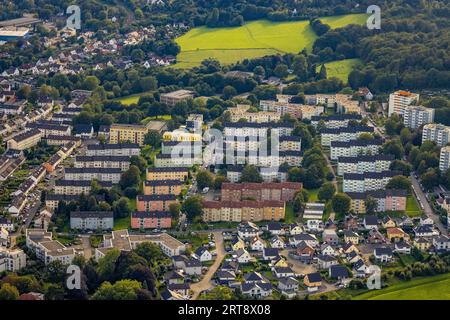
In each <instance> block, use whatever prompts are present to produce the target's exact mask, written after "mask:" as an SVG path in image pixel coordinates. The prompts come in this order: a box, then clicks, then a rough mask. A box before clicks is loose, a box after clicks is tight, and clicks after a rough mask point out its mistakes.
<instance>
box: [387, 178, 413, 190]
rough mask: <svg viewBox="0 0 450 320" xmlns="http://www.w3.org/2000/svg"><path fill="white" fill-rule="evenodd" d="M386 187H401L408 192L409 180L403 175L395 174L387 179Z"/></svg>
mask: <svg viewBox="0 0 450 320" xmlns="http://www.w3.org/2000/svg"><path fill="white" fill-rule="evenodd" d="M386 189H402V190H406V191H407V192H408V193H409V192H410V191H411V181H410V180H409V179H408V178H407V177H405V176H395V177H392V178H391V180H389V182H388V184H387V185H386Z"/></svg>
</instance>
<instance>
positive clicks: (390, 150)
mask: <svg viewBox="0 0 450 320" xmlns="http://www.w3.org/2000/svg"><path fill="white" fill-rule="evenodd" d="M382 148H383V154H392V155H393V156H394V157H395V159H401V158H402V157H403V155H404V154H405V150H404V149H403V146H402V144H401V143H400V141H399V140H390V141H387V142H386V143H385V144H383V147H382Z"/></svg>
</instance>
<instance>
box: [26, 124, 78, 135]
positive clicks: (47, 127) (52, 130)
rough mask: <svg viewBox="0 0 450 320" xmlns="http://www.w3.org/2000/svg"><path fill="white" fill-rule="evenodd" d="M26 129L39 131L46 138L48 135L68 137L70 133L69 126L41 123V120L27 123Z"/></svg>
mask: <svg viewBox="0 0 450 320" xmlns="http://www.w3.org/2000/svg"><path fill="white" fill-rule="evenodd" d="M26 127H27V128H28V129H38V130H40V131H41V132H42V133H43V134H44V137H48V136H50V135H58V136H59V135H60V136H70V135H71V132H72V129H71V128H70V126H66V125H59V124H49V123H43V122H42V120H40V121H38V122H33V123H28V124H27V125H26Z"/></svg>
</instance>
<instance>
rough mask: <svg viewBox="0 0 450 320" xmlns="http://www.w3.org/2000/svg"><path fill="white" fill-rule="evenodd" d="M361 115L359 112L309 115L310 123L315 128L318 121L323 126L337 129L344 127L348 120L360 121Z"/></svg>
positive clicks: (346, 125)
mask: <svg viewBox="0 0 450 320" xmlns="http://www.w3.org/2000/svg"><path fill="white" fill-rule="evenodd" d="M361 120H362V116H361V115H360V114H350V113H347V114H336V115H331V116H313V117H311V124H312V125H313V126H314V128H317V126H318V125H319V123H323V125H324V126H325V128H328V129H337V128H346V127H348V123H349V122H350V121H361Z"/></svg>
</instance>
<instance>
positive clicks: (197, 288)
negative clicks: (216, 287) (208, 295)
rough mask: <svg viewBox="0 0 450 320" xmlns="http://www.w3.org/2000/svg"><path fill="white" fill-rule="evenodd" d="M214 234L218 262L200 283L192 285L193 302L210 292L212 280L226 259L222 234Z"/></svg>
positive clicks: (216, 261)
mask: <svg viewBox="0 0 450 320" xmlns="http://www.w3.org/2000/svg"><path fill="white" fill-rule="evenodd" d="M213 234H214V242H215V243H216V260H215V261H214V263H213V265H212V266H211V267H210V268H209V269H208V272H206V274H205V275H204V277H203V279H202V280H201V281H200V282H197V283H194V284H192V285H191V290H192V291H193V293H192V297H191V300H196V299H197V298H198V296H199V295H200V293H201V292H202V291H205V290H208V289H210V288H211V287H212V286H213V285H212V283H211V279H212V277H213V276H214V274H215V273H216V271H217V269H218V268H219V266H220V264H221V263H222V260H223V258H224V257H225V254H226V252H225V247H224V244H223V236H222V232H217V231H216V232H213Z"/></svg>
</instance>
